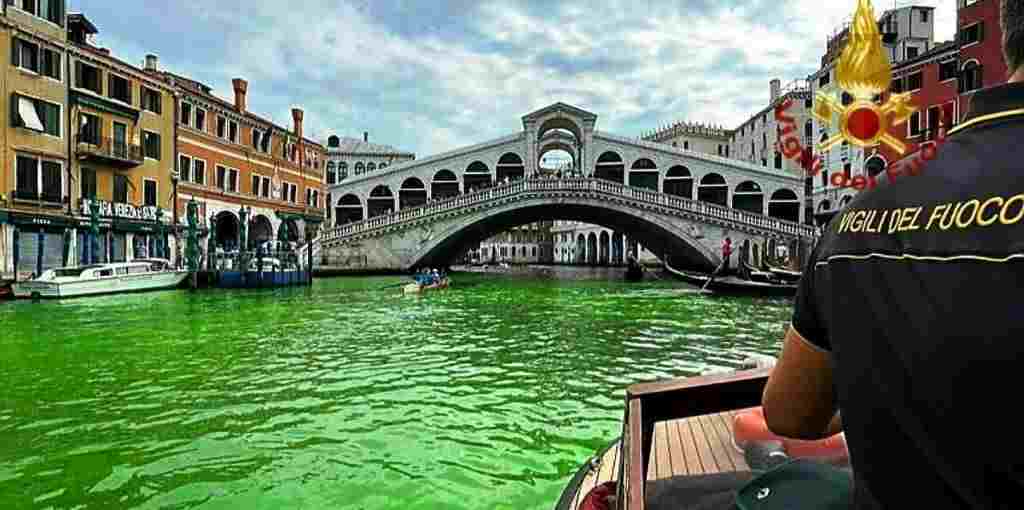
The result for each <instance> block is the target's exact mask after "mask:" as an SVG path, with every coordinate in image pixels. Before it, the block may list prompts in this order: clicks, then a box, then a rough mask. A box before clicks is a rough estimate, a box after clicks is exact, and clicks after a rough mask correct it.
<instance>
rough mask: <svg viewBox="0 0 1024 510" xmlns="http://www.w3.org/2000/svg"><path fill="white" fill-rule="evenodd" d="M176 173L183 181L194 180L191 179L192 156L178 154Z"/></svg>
mask: <svg viewBox="0 0 1024 510" xmlns="http://www.w3.org/2000/svg"><path fill="white" fill-rule="evenodd" d="M178 175H179V176H181V180H183V181H185V182H195V181H193V180H192V158H190V157H188V156H186V155H184V154H180V155H178Z"/></svg>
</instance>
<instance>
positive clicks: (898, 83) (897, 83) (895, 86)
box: [889, 77, 903, 94]
mask: <svg viewBox="0 0 1024 510" xmlns="http://www.w3.org/2000/svg"><path fill="white" fill-rule="evenodd" d="M889 90H891V91H892V93H893V94H899V93H901V92H903V78H896V77H893V79H892V87H890V89H889Z"/></svg>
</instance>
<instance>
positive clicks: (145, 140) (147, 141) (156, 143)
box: [142, 131, 160, 161]
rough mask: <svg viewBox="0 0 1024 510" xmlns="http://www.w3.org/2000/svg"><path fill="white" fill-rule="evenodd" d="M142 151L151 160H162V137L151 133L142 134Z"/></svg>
mask: <svg viewBox="0 0 1024 510" xmlns="http://www.w3.org/2000/svg"><path fill="white" fill-rule="evenodd" d="M142 149H143V150H144V151H145V155H146V157H147V158H149V159H155V160H157V161H159V160H160V135H159V134H157V133H151V132H149V131H143V132H142Z"/></svg>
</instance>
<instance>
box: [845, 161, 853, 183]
mask: <svg viewBox="0 0 1024 510" xmlns="http://www.w3.org/2000/svg"><path fill="white" fill-rule="evenodd" d="M852 169H853V164H852V163H844V164H843V175H845V176H846V179H847V180H849V179H850V172H851V171H852Z"/></svg>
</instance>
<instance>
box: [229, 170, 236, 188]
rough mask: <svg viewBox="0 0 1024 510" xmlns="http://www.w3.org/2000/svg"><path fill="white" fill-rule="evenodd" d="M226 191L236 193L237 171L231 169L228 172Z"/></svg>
mask: <svg viewBox="0 0 1024 510" xmlns="http://www.w3.org/2000/svg"><path fill="white" fill-rule="evenodd" d="M228 191H230V192H232V193H238V169H237V168H231V169H229V170H228Z"/></svg>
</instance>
